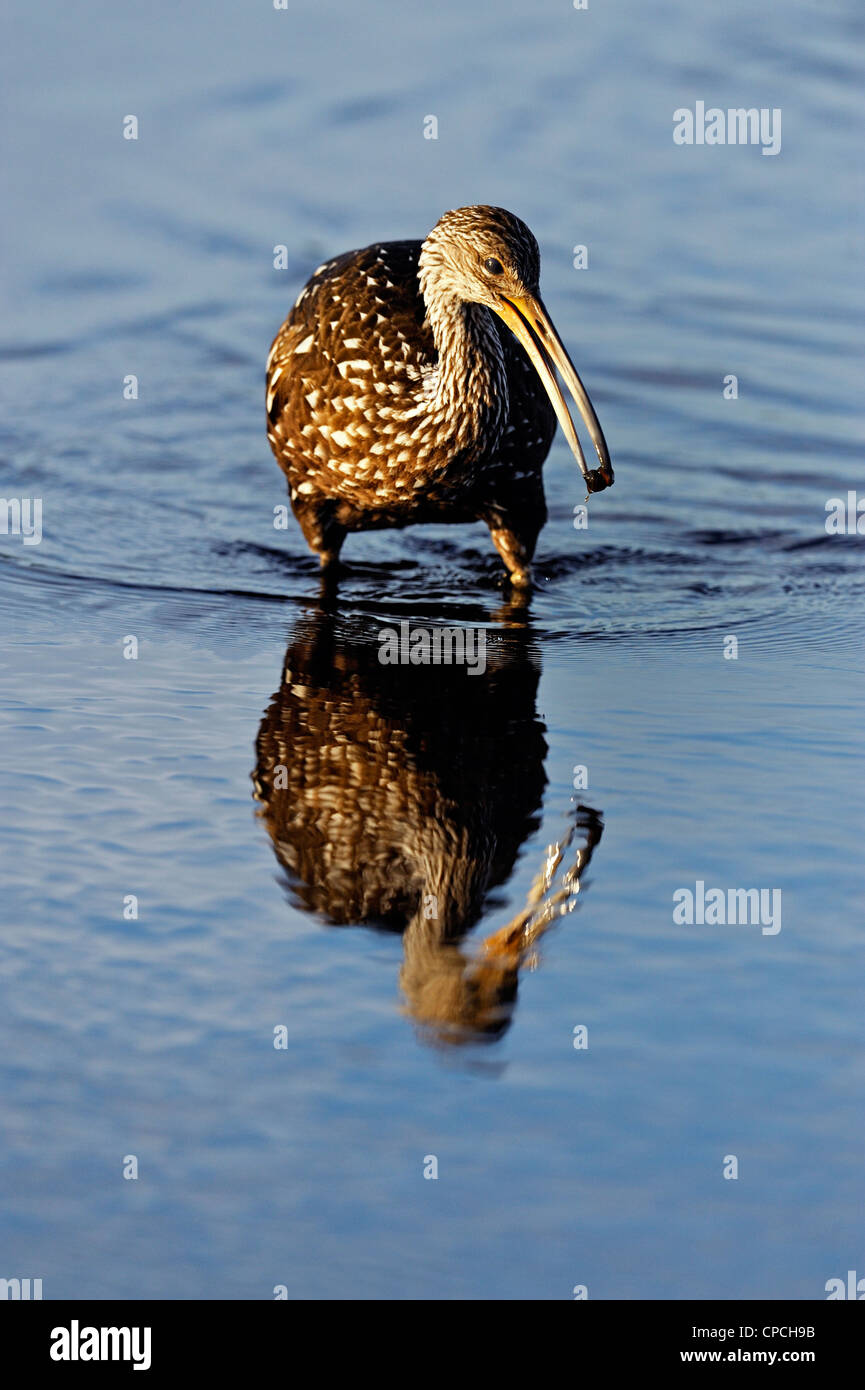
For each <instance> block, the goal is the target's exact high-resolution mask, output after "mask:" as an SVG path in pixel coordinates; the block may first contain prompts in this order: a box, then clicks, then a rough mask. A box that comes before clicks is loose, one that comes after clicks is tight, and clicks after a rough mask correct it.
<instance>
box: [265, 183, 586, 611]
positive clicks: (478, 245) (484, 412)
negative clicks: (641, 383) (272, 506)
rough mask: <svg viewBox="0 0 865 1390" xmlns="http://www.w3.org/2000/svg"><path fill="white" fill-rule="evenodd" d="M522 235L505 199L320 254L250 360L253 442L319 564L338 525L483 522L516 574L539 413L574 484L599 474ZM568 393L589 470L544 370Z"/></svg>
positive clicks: (535, 503)
mask: <svg viewBox="0 0 865 1390" xmlns="http://www.w3.org/2000/svg"><path fill="white" fill-rule="evenodd" d="M539 276H540V255H539V252H538V244H537V242H536V241H535V238H534V237H533V235H532V233H531V232H530V230H529V228H528V227H527V226H526V224H525V223H524V222H521V221H520V219H519V218H518V217H515V216H514V215H513V213H510V212H506V211H505V209H504V208H494V207H467V208H457V209H456V210H455V211H452V212H446V213H445V214H444V216H443V217H441V218H440V219H439V221H438V222H437V223H436V225H435V227H433V229H432V231H431V232H430V234H429V236H428V237H427V238H426V240H425V241H422V242H421V241H389V242H382V243H378V244H376V245H374V246H367V247H366V248H365V249H364V250H362V251H349V252H347V253H346V254H345V255H342V256H337V257H336V259H335V260H332V261H327V262H326V263H325V264H324V265H321V266H319V268H318V270H317V271H316V272H315V274H314V275H313V276H312V278H311V280H309V282H308V283H307V285H306V286H305V288H304V289H303V290H302V291H301V294H300V296H299V298H298V300H297V302H296V304H295V306H294V308H293V309H292V311H291V313H290V314H289V316H288V318H287V319H286V321H285V323H284V324H283V326H282V328H281V329H280V330H279V333H278V334H277V336H276V339H275V341H274V343H273V346H272V347H271V350H270V356H269V358H268V363H267V414H268V422H269V426H268V438H269V440H270V444H271V447H272V449H273V452H274V454H275V455H276V458H277V461H278V463H279V465H280V467H281V468H282V469H283V471H284V473H285V475H286V478H287V479H288V488H289V496H290V499H291V505H292V508H293V510H294V514H295V516H296V517H297V520H298V522H299V523H300V526H301V529H302V531H303V534H304V536H305V537H306V540H307V543H308V544H309V546H310V548H311V549H312V550H313V551H314V552H315V553H316V554H317V555H318V556H319V557H320V560H321V564H322V566H323V567H328V566H331V565H333V564H334V563H335V562H336V561H337V559H338V556H339V552H340V548H341V546H342V543H343V541H344V539H345V536H346V534H347V533H348V532H349V531H368V530H374V529H381V528H385V527H392V526H397V527H399V526H411V525H414V524H416V523H418V522H431V521H437V522H469V521H478V520H481V521H484V522H486V524H487V525H488V526H489V528H490V533H491V536H492V540H493V544H494V545H495V547H496V549H497V550H498V552H499V554H500V555H501V557H502V559H503V560H504V563H505V565H506V567H507V570H508V574H509V576H510V579H511V582H512V583H513V584H516V585H522V586H526V585H528V584H529V583H530V579H531V570H530V566H531V560H532V555H533V554H534V549H535V543H536V541H537V538H538V533H539V532H540V530H541V527H542V526H543V524H544V522H545V521H546V516H547V509H546V504H545V501H544V488H543V479H542V473H541V470H542V466H543V462H544V459H545V458H546V456H547V454H548V452H549V449H550V445H551V443H552V440H553V435H554V433H555V428H556V417H558V419H559V422H560V423H561V425H562V428H563V430H564V432H565V435H566V437H567V440H568V443H569V444H570V446H571V449H572V451H573V453H574V456H575V458H576V460H577V462H578V464H579V466H580V470H581V472H582V474H583V477H584V478H585V480H586V485H587V487H588V490H589V492H600V491H601V490H602V489H603V488H606V487H609V486H610V485H611V484H612V482H613V470H612V467H611V464H610V456H609V452H608V450H607V445H606V441H605V440H604V435H603V431H602V430H601V426H600V424H599V423H598V418H597V416H596V414H595V412H594V409H593V407H592V403H591V401H590V400H589V397H588V394H587V393H586V390H585V388H584V386H583V384H582V382H581V381H580V378H579V377H578V375H577V373H576V370H575V368H574V366H573V363H572V362H571V359H570V358H569V357H568V354H567V352H566V351H565V348H564V346H563V345H562V342H561V339H560V338H559V336H558V334H557V332H556V330H555V328H554V327H553V324H552V322H551V320H550V317H549V315H548V313H547V311H546V309H545V308H544V304H543V301H542V300H541V297H540V291H539V289H538V280H539ZM556 368H558V370H559V372H560V373H561V376H562V379H563V380H564V382H565V384H566V386H567V387H568V389H569V391H570V392H571V395H572V396H573V398H574V401H575V402H576V404H577V406H578V407H579V410H580V414H581V415H582V417H583V420H584V422H585V425H586V427H587V429H588V431H589V434H590V435H591V438H592V442H593V444H594V446H595V450H596V452H597V455H598V459H599V463H600V467H599V468H596V469H593V470H589V469H588V468H587V466H586V461H585V458H584V457H583V451H582V449H581V447H580V443H579V439H578V438H577V433H576V430H575V429H574V425H573V421H572V420H571V417H570V415H569V413H568V407H567V404H566V402H565V397H564V395H563V394H562V390H561V388H560V386H559V384H558V381H557V378H556Z"/></svg>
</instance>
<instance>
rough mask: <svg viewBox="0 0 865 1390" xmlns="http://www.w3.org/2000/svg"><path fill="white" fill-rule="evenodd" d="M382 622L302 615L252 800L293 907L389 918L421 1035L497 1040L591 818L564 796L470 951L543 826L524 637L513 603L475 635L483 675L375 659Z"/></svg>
mask: <svg viewBox="0 0 865 1390" xmlns="http://www.w3.org/2000/svg"><path fill="white" fill-rule="evenodd" d="M380 630H381V625H380V624H378V623H376V622H375V621H374V620H372V619H366V618H363V619H358V618H357V617H353V618H351V619H348V618H346V617H341V616H339V615H338V614H336V613H333V612H324V611H319V612H317V613H316V615H315V616H314V617H313V618H312V619H311V620H306V621H305V622H301V623H300V624H298V628H297V630H296V632H295V634H294V637H293V639H292V641H291V642H290V644H289V647H288V650H287V652H286V655H285V665H284V670H283V681H282V685H281V686H280V689H279V690H278V691H277V693H276V694H275V696H274V697H273V700H272V702H271V704H270V707H269V708H268V710H267V712H266V714H265V716H264V718H263V720H262V723H261V726H260V728H259V732H258V738H257V743H256V755H257V756H256V769H255V771H254V773H253V782H254V787H255V793H254V794H255V797H256V799H257V800H258V802H259V803H260V811H259V814H260V816H261V818H262V820H263V821H264V823H265V825H266V827H267V830H268V833H269V835H270V837H271V840H272V841H273V847H274V850H275V852H276V856H277V858H278V860H279V862H280V864H281V865H282V866H283V868H284V869H285V871H286V878H287V882H288V885H289V889H290V894H291V897H292V899H293V900H294V902H295V903H296V904H297V905H298V906H299V907H301V908H302V909H303V910H305V911H308V912H311V913H315V914H316V915H317V916H318V917H319V918H320V919H321V920H323V921H324V922H326V923H328V924H330V925H332V926H348V925H354V924H358V925H367V926H374V927H378V928H383V929H387V930H391V931H396V932H400V933H402V938H403V964H402V969H401V971H400V986H401V990H402V993H403V996H404V999H405V1003H406V1011H407V1013H408V1014H409V1015H410V1016H411V1018H412V1019H413V1020H414V1021H415V1023H416V1024H417V1025H418V1027H419V1028H420V1030H421V1032H422V1035H423V1036H424V1037H425V1039H426V1040H427V1041H430V1042H434V1043H439V1044H444V1043H455V1044H459V1043H465V1042H472V1041H475V1042H477V1041H484V1040H488V1041H489V1040H495V1039H497V1038H499V1037H501V1036H502V1034H503V1033H504V1032H505V1031H506V1029H507V1028H508V1025H509V1023H510V1018H511V1013H512V1010H513V1006H514V1003H515V1001H516V997H517V985H518V979H519V974H520V970H521V969H522V968H524V967H528V968H533V967H534V965H535V964H536V961H537V956H536V947H537V944H538V942H539V940H540V938H541V937H542V935H543V934H544V932H545V931H546V930H547V929H548V928H549V926H550V925H551V924H552V923H553V922H554V921H555V920H556V919H557V918H558V917H560V916H561V915H563V914H564V913H567V912H568V911H570V910H572V909H573V907H575V906H576V902H577V894H578V893H579V890H580V880H581V875H582V874H583V873H584V871H585V869H586V867H587V866H588V863H589V861H590V859H591V857H592V853H593V851H594V849H595V847H596V845H597V843H598V841H599V839H600V837H601V832H602V820H601V816H600V815H599V814H598V813H597V812H596V811H594V810H592V809H591V808H589V807H587V806H583V805H579V806H576V807H573V806H572V808H571V812H570V816H569V822H568V823H566V825H565V826H564V828H563V834H562V837H561V839H560V840H559V842H558V843H557V844H556V845H554V846H551V847H550V849H549V850H548V851H547V854H546V858H545V861H544V863H543V864H542V865H541V866H539V872H538V874H537V876H536V878H535V880H534V883H533V885H532V888H531V890H530V892H529V895H528V898H527V900H526V903H525V905H524V907H523V908H522V909H521V910H520V911H519V912H518V913H517V914H516V916H515V917H513V919H512V920H511V921H510V922H509V923H507V925H506V926H504V927H502V928H500V929H499V930H497V931H495V932H494V933H492V935H490V936H488V937H486V939H484V940H483V941H481V942H480V943H479V945H478V946H477V947H476V948H474V949H472V948H470V947H469V946H468V945H467V944H466V943H465V942H464V938H465V937H466V934H467V933H468V932H469V930H470V928H471V927H473V926H474V925H475V924H476V922H477V921H478V920H479V918H480V917H481V915H482V913H483V911H484V909H485V905H487V899H488V897H489V895H490V893H491V892H492V890H494V889H495V888H496V887H497V886H498V885H501V884H504V883H505V882H506V881H507V880H508V878H509V877H510V875H511V873H512V871H513V868H514V864H515V861H516V858H517V855H518V853H519V850H520V847H521V845H522V844H523V842H524V841H525V840H526V838H527V837H528V836H529V835H530V834H531V833H532V832H533V831H535V830H536V829H537V827H538V825H539V824H540V810H541V802H542V797H543V792H544V787H545V785H546V776H545V773H544V758H545V755H546V752H547V745H546V741H545V739H544V729H543V725H542V724H541V722H540V720H539V719H538V716H537V713H536V709H535V699H536V693H537V686H538V679H539V675H540V668H539V661H538V655H537V650H536V648H535V646H534V645H533V643H532V640H531V635H530V630H529V628H528V626H527V624H526V621H525V617H524V615H522V616H521V617H520V618H519V620H518V621H516V622H514V621H513V614H511V616H510V619H506V621H505V622H504V623H503V624H500V625H498V626H496V625H493V627H492V628H491V629H490V630H488V632H487V645H486V651H487V660H486V670H485V671H484V672H483V674H474V675H472V676H469V675H468V673H467V671H466V669H465V667H460V666H446V665H439V666H411V665H404V666H385V665H382V664H381V663H380V661H379V641H378V633H379V631H380ZM575 843H576V844H577V845H578V848H577V849H576V850H574V848H573V846H574V844H575Z"/></svg>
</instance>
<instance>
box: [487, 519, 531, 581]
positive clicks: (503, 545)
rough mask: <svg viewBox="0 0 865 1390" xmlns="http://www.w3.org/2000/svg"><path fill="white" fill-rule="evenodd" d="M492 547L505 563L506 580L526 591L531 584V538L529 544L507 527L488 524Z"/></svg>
mask: <svg viewBox="0 0 865 1390" xmlns="http://www.w3.org/2000/svg"><path fill="white" fill-rule="evenodd" d="M488 525H489V528H490V536H491V537H492V542H493V545H494V546H495V548H496V550H497V551H498V552H499V554H500V555H501V557H502V559H503V560H504V562H505V568H506V569H507V572H508V578H509V579H510V581H511V583H512V584H513V585H514V586H515V587H516V588H518V589H528V588H529V587H530V586H531V582H532V556H533V555H534V553H535V540H536V539H537V537H536V536H533V537H532V539H531V542H530V543H529V542H528V541H527V539H526V537H524V536H518V535H517V534H516V532H515V531H512V530H511V529H510V527H509V526H501V525H495V524H494V523H493V522H491V521H490V522H489V523H488Z"/></svg>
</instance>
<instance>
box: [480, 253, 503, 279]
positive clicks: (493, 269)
mask: <svg viewBox="0 0 865 1390" xmlns="http://www.w3.org/2000/svg"><path fill="white" fill-rule="evenodd" d="M484 269H485V270H488V271H489V272H490V275H501V273H502V271H503V270H504V266H503V265H502V263H501V261H497V260H496V258H495V256H490V257H489V258H488V259H487V260H485V261H484Z"/></svg>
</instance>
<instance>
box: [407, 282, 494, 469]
mask: <svg viewBox="0 0 865 1390" xmlns="http://www.w3.org/2000/svg"><path fill="white" fill-rule="evenodd" d="M426 302H427V321H428V323H429V326H430V329H431V331H432V335H433V341H434V343H435V348H436V353H437V357H438V362H437V366H436V370H435V376H434V391H435V407H436V408H437V410H440V411H441V413H442V414H443V415H447V416H449V417H451V418H453V420H454V421H455V422H456V425H457V432H458V434H459V435H460V436H461V437H462V436H465V438H464V439H462V440H461V442H463V443H465V444H467V443H469V441H470V439H471V437H475V438H481V437H483V439H484V440H485V442H486V444H487V446H488V445H489V442H490V440H491V438H492V436H493V435H494V434H495V435H496V436H497V435H498V433H499V432H500V430H501V428H502V425H503V423H504V418H505V415H506V413H507V400H508V392H507V376H506V373H505V360H504V353H503V351H502V345H501V340H500V338H499V335H498V332H497V330H496V325H495V320H494V318H493V315H492V314H491V312H490V311H489V309H486V308H484V306H483V305H481V304H466V303H465V301H464V300H461V299H459V298H458V297H457V296H455V295H443V294H437V295H430V296H429V297H427V301H426Z"/></svg>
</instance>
